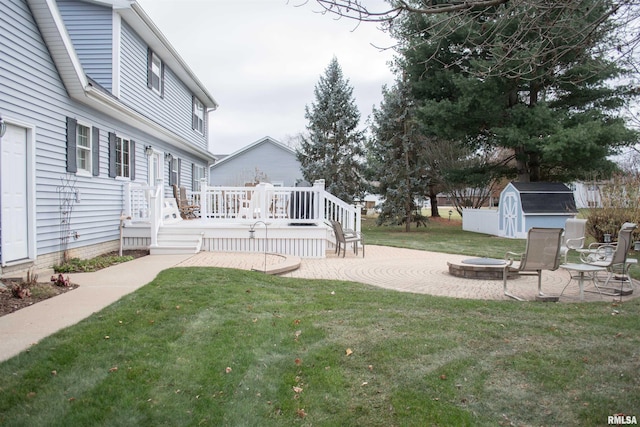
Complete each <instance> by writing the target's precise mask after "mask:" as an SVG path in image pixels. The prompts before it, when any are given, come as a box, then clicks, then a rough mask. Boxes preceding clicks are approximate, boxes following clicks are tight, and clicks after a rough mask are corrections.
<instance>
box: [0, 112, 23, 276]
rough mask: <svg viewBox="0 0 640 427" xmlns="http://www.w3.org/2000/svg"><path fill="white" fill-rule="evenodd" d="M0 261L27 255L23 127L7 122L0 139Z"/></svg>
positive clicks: (20, 258) (9, 260)
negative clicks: (0, 254)
mask: <svg viewBox="0 0 640 427" xmlns="http://www.w3.org/2000/svg"><path fill="white" fill-rule="evenodd" d="M0 146H1V150H0V160H1V165H0V166H1V169H0V188H1V192H0V194H1V195H2V200H0V206H2V218H1V219H2V222H1V225H0V226H1V227H2V228H0V233H1V237H2V263H3V264H6V263H8V262H12V261H20V260H23V259H27V258H29V210H28V207H29V188H28V181H29V179H28V164H27V162H28V158H27V129H26V128H23V127H20V126H14V125H10V124H8V125H7V131H6V133H5V135H4V136H3V137H2V140H1V141H0Z"/></svg>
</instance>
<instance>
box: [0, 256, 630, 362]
mask: <svg viewBox="0 0 640 427" xmlns="http://www.w3.org/2000/svg"><path fill="white" fill-rule="evenodd" d="M466 258H470V257H469V256H462V255H450V254H442V253H435V252H425V251H416V250H411V249H399V248H391V247H386V246H371V245H367V247H366V258H362V255H361V254H360V256H358V257H356V256H355V255H354V254H353V253H351V252H347V255H346V257H345V258H342V257H336V256H335V255H334V254H333V253H329V254H328V256H327V257H326V258H324V259H303V260H302V262H301V263H300V268H299V269H297V270H295V271H291V272H289V273H285V274H283V275H282V276H283V277H296V278H308V279H330V280H347V281H355V282H360V283H365V284H370V285H373V286H378V287H381V288H386V289H393V290H397V291H401V292H413V293H422V294H430V295H438V296H447V297H453V298H469V299H484V300H509V298H507V297H505V296H504V295H503V289H502V280H473V279H464V278H459V277H454V276H451V275H450V274H449V273H448V267H447V262H448V261H452V262H460V261H462V260H463V259H466ZM265 260H266V263H267V267H268V269H277V268H278V267H279V266H280V265H282V264H283V263H288V262H289V263H290V262H291V260H290V259H287V257H282V256H279V255H267V256H266V257H265V255H264V254H246V253H219V252H201V253H199V254H196V255H153V256H146V257H142V258H138V259H136V260H133V261H130V262H127V263H124V264H119V265H116V266H113V267H109V268H106V269H103V270H100V271H98V272H95V273H77V274H72V275H71V280H72V281H73V282H74V283H77V284H78V285H80V287H79V288H78V289H75V290H73V291H71V292H67V293H65V294H62V295H60V296H57V297H55V298H51V299H49V300H46V301H43V302H40V303H38V304H35V305H33V306H31V307H27V308H23V309H21V310H19V311H16V312H15V313H12V314H9V315H6V316H2V317H0V361H4V360H6V359H8V358H10V357H13V356H15V355H17V354H18V353H20V352H22V351H23V350H26V349H28V348H29V347H30V346H31V345H33V344H35V343H37V342H38V341H39V340H41V339H42V338H44V337H47V336H48V335H50V334H52V333H54V332H56V331H58V330H60V329H63V328H66V327H67V326H71V325H73V324H75V323H77V322H79V321H80V320H82V319H84V318H86V317H88V316H90V315H91V314H93V313H95V312H97V311H99V310H101V309H102V308H104V307H106V306H108V305H109V304H111V303H113V302H115V301H117V300H118V299H120V298H121V297H122V296H124V295H126V294H129V293H131V292H133V291H135V290H136V289H138V288H140V287H142V286H144V285H145V284H147V283H149V282H150V281H152V280H153V279H154V278H155V277H156V275H157V274H158V273H159V272H160V271H162V270H164V269H166V268H170V267H174V266H176V267H190V266H207V267H226V268H239V269H246V270H251V269H253V270H258V271H263V270H264V268H265ZM43 274H44V276H42V277H46V274H45V273H43ZM542 277H543V282H542V289H543V291H544V292H545V293H547V294H550V295H559V294H560V293H561V292H562V290H563V288H564V287H565V285H566V284H567V282H568V280H569V274H568V273H567V272H566V271H564V270H557V271H552V272H549V271H545V272H543V275H542ZM509 289H510V291H511V292H512V293H514V294H516V295H519V296H521V297H524V298H526V299H527V300H534V299H535V296H536V294H537V278H536V277H521V278H517V279H514V280H510V281H509ZM637 294H638V292H637V291H636V292H634V295H632V296H628V297H624V298H623V300H627V299H630V298H633V297H636V296H637ZM614 298H615V299H616V300H619V297H611V296H600V295H598V294H595V293H586V294H585V301H612V300H613V299H614ZM560 301H563V302H564V301H566V302H578V301H579V299H578V286H577V283H576V282H575V281H574V282H572V283H571V284H570V285H569V286H568V287H567V288H566V290H565V292H564V296H563V297H562V298H561V299H560Z"/></svg>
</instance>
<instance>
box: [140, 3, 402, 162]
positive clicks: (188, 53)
mask: <svg viewBox="0 0 640 427" xmlns="http://www.w3.org/2000/svg"><path fill="white" fill-rule="evenodd" d="M138 3H139V4H140V5H141V6H142V8H143V9H144V10H145V11H146V12H147V14H148V15H149V16H150V17H151V19H152V20H153V21H154V22H155V24H156V25H157V26H158V28H159V29H160V30H161V31H162V33H163V34H164V35H165V36H166V37H167V39H168V40H169V41H170V43H171V44H172V45H173V47H174V48H175V49H176V50H177V51H178V52H179V54H180V56H182V58H183V59H184V60H185V61H186V63H187V64H189V66H190V67H191V69H192V70H193V71H194V73H195V74H196V76H198V78H199V79H200V81H202V82H203V83H204V85H205V86H206V87H207V89H208V90H209V92H210V93H211V94H212V95H213V97H214V99H215V100H216V101H217V102H218V104H220V106H219V108H218V110H216V111H214V112H212V113H211V114H210V116H209V118H210V122H209V127H210V134H209V139H210V149H211V151H212V152H213V153H214V154H230V153H232V152H234V151H236V150H238V149H240V148H242V147H244V146H246V145H249V144H251V143H253V142H255V141H257V140H259V139H261V138H263V137H265V136H270V137H272V138H275V139H276V140H278V141H280V142H283V143H286V142H287V140H289V139H290V138H291V137H293V136H295V135H297V134H299V133H301V132H305V131H306V129H305V126H306V125H307V121H306V120H305V118H304V108H305V105H309V106H310V105H311V103H312V102H313V101H314V94H313V89H314V87H315V85H316V83H317V82H318V80H319V78H320V76H321V75H324V71H325V69H326V68H327V66H328V65H329V62H330V61H331V58H332V57H333V56H335V57H336V58H337V59H338V62H339V63H340V66H341V67H342V71H343V73H344V76H345V78H347V79H348V80H349V82H350V84H351V86H352V87H353V89H354V98H355V100H356V104H357V106H358V109H359V110H360V114H361V126H362V127H364V125H365V121H366V119H367V117H368V116H369V114H370V113H371V107H372V106H373V105H376V106H379V105H380V101H381V99H382V95H381V89H382V85H383V84H387V85H391V84H392V83H393V75H392V74H391V71H390V69H389V65H388V62H389V61H390V60H391V58H392V56H393V53H392V51H391V49H387V50H385V51H381V50H380V49H377V48H376V47H374V46H379V47H390V46H392V44H393V41H392V40H391V39H390V38H389V37H388V36H387V35H386V34H385V33H384V32H382V31H380V30H379V29H377V28H376V26H375V25H374V24H361V25H360V26H356V23H355V22H354V21H349V20H345V19H342V20H336V19H335V17H333V16H329V15H322V14H319V13H316V12H318V11H319V6H318V5H317V4H316V3H315V1H314V0H310V1H309V2H308V3H307V4H304V0H289V1H287V0H138ZM296 5H298V7H296ZM372 45H374V46H372Z"/></svg>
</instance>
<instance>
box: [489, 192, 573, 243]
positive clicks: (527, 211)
mask: <svg viewBox="0 0 640 427" xmlns="http://www.w3.org/2000/svg"><path fill="white" fill-rule="evenodd" d="M577 214H578V210H577V209H576V201H575V199H574V197H573V192H572V191H571V190H570V189H569V187H567V186H566V185H565V184H563V183H561V182H511V183H509V184H508V185H507V186H506V187H505V189H504V190H502V193H500V204H499V205H498V217H499V226H498V227H499V235H500V236H504V237H511V238H517V239H526V238H527V232H528V230H529V229H530V228H531V227H547V228H554V227H558V228H564V224H565V221H566V220H567V219H568V218H573V217H575V216H576V215H577Z"/></svg>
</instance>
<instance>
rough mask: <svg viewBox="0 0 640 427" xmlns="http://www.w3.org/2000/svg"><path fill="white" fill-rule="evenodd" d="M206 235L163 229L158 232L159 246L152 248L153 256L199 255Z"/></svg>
mask: <svg viewBox="0 0 640 427" xmlns="http://www.w3.org/2000/svg"><path fill="white" fill-rule="evenodd" d="M203 235H204V233H202V232H200V233H184V232H180V230H175V229H171V228H168V227H161V228H160V230H159V231H158V246H156V247H152V248H150V253H151V255H162V254H197V253H198V252H200V250H201V249H202V236H203Z"/></svg>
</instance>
